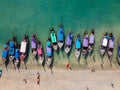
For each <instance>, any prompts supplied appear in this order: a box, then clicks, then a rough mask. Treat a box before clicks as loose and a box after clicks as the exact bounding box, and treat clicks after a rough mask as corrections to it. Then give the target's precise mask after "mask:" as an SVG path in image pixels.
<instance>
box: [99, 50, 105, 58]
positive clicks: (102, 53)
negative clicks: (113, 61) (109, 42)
mask: <svg viewBox="0 0 120 90" xmlns="http://www.w3.org/2000/svg"><path fill="white" fill-rule="evenodd" d="M105 52H106V49H102V48H101V49H100V55H101V56H102V57H103V56H104V55H105Z"/></svg>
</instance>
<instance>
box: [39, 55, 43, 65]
mask: <svg viewBox="0 0 120 90" xmlns="http://www.w3.org/2000/svg"><path fill="white" fill-rule="evenodd" d="M38 61H39V62H40V64H43V62H44V56H43V55H42V56H38Z"/></svg>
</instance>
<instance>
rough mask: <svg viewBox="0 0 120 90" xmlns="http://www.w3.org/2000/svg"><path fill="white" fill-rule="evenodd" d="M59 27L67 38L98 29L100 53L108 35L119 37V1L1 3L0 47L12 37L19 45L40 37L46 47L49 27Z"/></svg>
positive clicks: (10, 0)
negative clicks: (69, 34) (26, 38)
mask: <svg viewBox="0 0 120 90" xmlns="http://www.w3.org/2000/svg"><path fill="white" fill-rule="evenodd" d="M60 23H62V24H63V25H64V30H65V34H67V32H68V31H69V30H71V29H72V30H73V32H74V34H76V33H78V32H79V33H81V34H82V33H83V32H84V30H88V31H90V29H91V28H95V31H96V36H97V39H96V42H97V44H96V47H95V48H96V50H98V47H99V43H100V39H101V36H102V34H103V33H104V32H105V31H113V30H114V31H113V32H114V35H115V36H117V37H118V36H119V35H120V34H119V33H117V32H118V31H119V24H120V0H0V42H1V43H0V47H2V46H3V44H4V43H5V42H6V41H7V40H8V39H10V38H11V37H12V36H13V35H16V36H17V38H18V41H19V42H20V41H21V39H22V35H23V34H24V33H28V34H29V36H31V35H32V33H37V35H38V38H40V39H42V42H43V44H45V43H46V40H47V38H48V37H49V27H51V26H53V27H54V28H55V31H56V32H57V29H58V25H59V24H60ZM15 28H16V29H15ZM117 37H116V38H117ZM97 53H98V52H97Z"/></svg>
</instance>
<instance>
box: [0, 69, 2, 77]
mask: <svg viewBox="0 0 120 90" xmlns="http://www.w3.org/2000/svg"><path fill="white" fill-rule="evenodd" d="M1 76H2V69H1V68H0V79H1Z"/></svg>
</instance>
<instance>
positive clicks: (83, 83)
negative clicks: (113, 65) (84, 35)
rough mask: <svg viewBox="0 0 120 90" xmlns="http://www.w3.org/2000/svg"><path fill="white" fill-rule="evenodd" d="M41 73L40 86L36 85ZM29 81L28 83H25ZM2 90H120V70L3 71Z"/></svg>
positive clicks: (0, 80) (0, 82)
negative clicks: (38, 75)
mask: <svg viewBox="0 0 120 90" xmlns="http://www.w3.org/2000/svg"><path fill="white" fill-rule="evenodd" d="M37 72H40V75H41V81H40V86H39V85H37V83H36V81H37V80H36V78H37ZM23 79H26V80H27V83H25V82H24V81H23ZM0 90H120V70H114V71H113V70H107V71H106V70H103V71H102V70H97V71H95V72H91V70H62V69H54V71H53V74H51V71H50V70H49V69H47V70H46V72H45V71H44V70H42V69H41V70H37V69H30V70H21V71H20V73H19V72H18V71H17V70H16V71H15V70H12V69H9V70H8V71H5V70H3V75H2V78H1V79H0Z"/></svg>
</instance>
